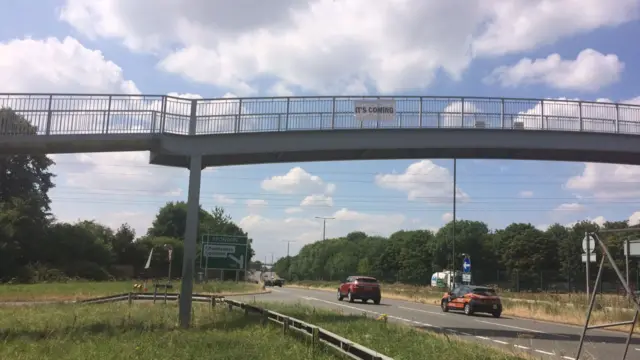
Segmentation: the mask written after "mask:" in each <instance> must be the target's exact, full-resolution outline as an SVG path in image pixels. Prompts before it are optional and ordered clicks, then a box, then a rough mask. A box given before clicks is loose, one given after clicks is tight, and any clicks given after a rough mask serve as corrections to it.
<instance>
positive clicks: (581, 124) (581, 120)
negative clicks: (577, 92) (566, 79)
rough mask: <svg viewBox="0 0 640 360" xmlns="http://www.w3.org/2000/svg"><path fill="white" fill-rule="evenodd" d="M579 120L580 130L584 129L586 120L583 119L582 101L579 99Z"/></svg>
mask: <svg viewBox="0 0 640 360" xmlns="http://www.w3.org/2000/svg"><path fill="white" fill-rule="evenodd" d="M578 121H579V122H580V131H581V132H582V131H584V121H583V119H582V101H578Z"/></svg>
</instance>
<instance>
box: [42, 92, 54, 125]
mask: <svg viewBox="0 0 640 360" xmlns="http://www.w3.org/2000/svg"><path fill="white" fill-rule="evenodd" d="M52 106H53V95H49V110H48V111H47V125H46V126H45V129H44V131H45V134H47V135H51V117H52V116H53V112H52V109H51V108H52Z"/></svg>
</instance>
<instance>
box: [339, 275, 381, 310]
mask: <svg viewBox="0 0 640 360" xmlns="http://www.w3.org/2000/svg"><path fill="white" fill-rule="evenodd" d="M345 297H346V298H347V299H348V300H349V302H353V301H354V300H355V299H360V300H362V302H363V303H366V302H367V301H368V300H369V299H371V300H373V303H374V304H376V305H378V304H380V298H381V297H382V294H381V293H380V284H379V283H378V280H377V279H376V278H373V277H370V276H349V277H348V278H347V280H345V281H344V282H342V283H341V284H340V287H338V301H342V299H344V298H345Z"/></svg>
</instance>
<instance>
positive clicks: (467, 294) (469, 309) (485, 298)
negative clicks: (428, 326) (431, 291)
mask: <svg viewBox="0 0 640 360" xmlns="http://www.w3.org/2000/svg"><path fill="white" fill-rule="evenodd" d="M440 306H441V307H442V311H444V312H448V311H449V310H462V311H464V313H465V314H467V315H473V313H476V312H483V313H489V314H491V315H493V316H494V317H497V318H499V317H500V315H501V314H502V302H501V301H500V297H499V296H498V294H496V291H495V290H493V289H491V288H489V287H486V286H474V285H461V286H458V287H456V288H455V289H453V290H452V291H449V292H446V293H445V294H444V295H443V296H442V300H441V301H440Z"/></svg>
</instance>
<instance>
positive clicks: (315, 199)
mask: <svg viewBox="0 0 640 360" xmlns="http://www.w3.org/2000/svg"><path fill="white" fill-rule="evenodd" d="M300 206H326V207H331V206H333V199H332V198H331V196H327V195H322V194H316V195H309V196H307V197H305V198H304V199H302V202H301V203H300Z"/></svg>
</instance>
